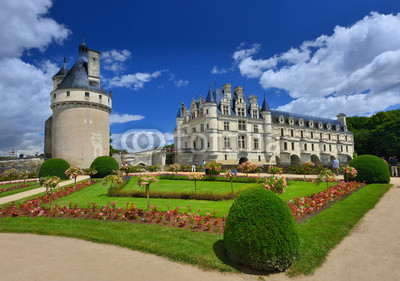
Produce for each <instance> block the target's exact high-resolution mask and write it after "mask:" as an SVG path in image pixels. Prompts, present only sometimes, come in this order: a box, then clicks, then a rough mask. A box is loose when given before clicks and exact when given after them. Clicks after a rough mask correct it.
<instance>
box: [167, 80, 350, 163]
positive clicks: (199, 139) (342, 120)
mask: <svg viewBox="0 0 400 281" xmlns="http://www.w3.org/2000/svg"><path fill="white" fill-rule="evenodd" d="M174 140H175V147H176V148H177V155H176V159H175V160H176V162H178V163H189V164H190V163H192V162H197V163H199V164H200V163H201V162H202V161H203V160H206V161H217V162H219V163H222V164H226V165H235V164H240V163H242V162H245V161H250V162H252V163H258V164H264V165H265V164H281V165H290V164H299V163H300V162H304V161H312V162H313V163H319V164H323V165H328V164H329V163H331V161H332V160H333V159H334V158H335V157H337V158H338V160H339V161H340V163H347V162H348V161H349V160H351V158H352V156H353V152H354V138H353V134H352V133H351V132H349V131H348V130H347V126H346V116H345V115H344V114H343V113H340V114H338V115H337V120H333V119H327V118H319V117H313V116H308V115H301V114H294V113H289V112H284V111H278V110H272V109H270V108H269V106H268V103H267V101H266V98H265V96H264V101H263V104H262V106H261V107H260V106H259V105H258V103H257V97H256V96H255V95H250V96H249V97H246V95H245V94H244V93H243V88H242V87H241V86H237V87H235V88H234V90H233V92H232V90H231V85H230V84H225V85H223V86H222V89H217V88H216V87H215V89H214V91H212V90H211V85H210V86H209V90H208V93H207V97H206V99H205V100H204V98H203V97H202V96H200V98H199V99H198V100H195V99H192V102H191V104H190V109H188V108H187V107H186V106H185V105H184V104H183V103H182V105H181V106H180V107H179V110H178V114H177V117H176V128H175V130H174Z"/></svg>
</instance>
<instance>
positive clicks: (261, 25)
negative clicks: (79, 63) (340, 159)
mask: <svg viewBox="0 0 400 281" xmlns="http://www.w3.org/2000/svg"><path fill="white" fill-rule="evenodd" d="M22 5H24V6H25V9H24V10H23V11H21V9H19V7H20V6H22ZM399 8H400V7H399V4H398V1H389V0H383V1H382V0H381V1H328V2H327V1H197V2H194V1H122V0H118V1H112V2H111V1H102V0H99V1H91V2H90V3H89V1H75V0H69V1H61V0H57V1H51V0H4V1H2V2H1V3H0V16H2V14H1V13H4V14H3V20H1V19H0V25H1V26H2V27H1V28H0V33H1V34H3V35H0V39H1V40H2V42H5V41H4V40H6V41H7V42H9V43H7V44H2V45H3V46H2V47H0V75H1V74H2V73H7V74H8V75H11V74H15V75H14V76H13V77H8V78H7V77H6V78H4V76H3V78H0V96H1V98H2V99H3V100H4V99H5V102H4V103H3V107H4V108H0V112H2V113H0V114H1V115H0V118H1V119H2V120H3V122H2V123H3V124H2V125H1V128H0V129H1V130H2V131H3V132H7V133H5V134H4V135H3V136H2V137H0V154H7V153H8V151H9V149H11V148H16V149H18V150H19V151H25V152H26V153H29V152H33V151H38V150H40V149H41V146H42V143H43V124H44V121H45V120H46V118H47V117H48V116H50V114H51V111H50V109H49V104H50V96H49V93H50V91H51V76H52V75H54V74H55V72H56V71H57V68H59V67H60V66H61V63H62V59H63V57H64V55H65V56H66V57H67V65H68V67H71V66H72V64H73V63H74V62H75V60H76V58H77V54H78V45H79V44H80V43H81V42H82V35H83V34H86V35H87V36H86V44H87V46H88V47H89V48H92V49H95V50H99V51H101V52H102V55H103V59H102V70H101V74H102V78H103V80H102V83H103V85H104V87H105V88H106V89H112V91H113V114H114V116H113V119H112V120H114V121H120V122H119V123H113V124H112V125H111V131H112V133H113V134H114V135H115V137H116V138H118V135H119V134H121V133H123V132H125V131H126V130H128V129H145V130H146V129H157V130H160V131H162V132H165V133H172V131H173V129H174V127H175V116H176V112H177V109H178V105H179V103H180V102H181V101H183V102H185V104H186V105H188V106H189V104H190V100H191V98H192V97H195V95H196V93H197V94H198V95H200V94H202V95H203V96H205V95H206V93H207V90H208V83H209V82H211V83H212V85H213V87H214V82H216V83H217V86H218V87H221V86H222V85H223V84H224V83H231V84H232V86H233V87H235V86H237V85H245V92H246V94H247V95H250V94H255V95H257V96H258V97H259V104H260V105H261V102H262V96H263V94H264V92H266V93H267V99H268V102H269V105H270V107H272V108H279V109H282V110H287V111H293V112H297V113H307V114H311V115H319V116H323V117H331V118H332V117H335V115H336V114H337V113H339V112H345V113H346V114H347V115H350V116H352V115H370V114H372V113H374V112H376V111H379V110H387V109H394V108H399V107H400V106H399V104H400V95H399V89H400V87H399V84H400V71H399V69H400V68H399V67H398V66H400V16H399V15H398V14H397V13H398V12H399ZM1 11H3V12H1ZM0 18H1V17H0ZM10 19H11V22H14V23H10ZM21 22H22V27H21V26H20V27H18V26H17V25H16V23H21ZM14 67H15V69H13V71H12V72H10V69H11V68H14ZM213 70H214V71H213ZM10 73H11V74H10ZM5 76H7V75H5ZM15 76H18V77H23V78H24V81H22V82H21V81H20V80H17V79H16V78H15ZM19 79H20V78H19ZM31 85H34V86H32V87H30V86H31ZM366 91H367V92H368V93H367V94H364V93H365V92H366ZM13 93H15V95H13V96H15V99H14V100H13V99H11V98H10V96H11V94H13ZM27 96H29V98H26V97H27ZM12 108H15V110H14V109H12ZM121 116H122V117H121ZM118 117H119V118H118ZM139 119H140V120H139ZM129 120H134V121H129ZM128 121H129V122H128ZM168 138H169V139H170V138H171V135H168Z"/></svg>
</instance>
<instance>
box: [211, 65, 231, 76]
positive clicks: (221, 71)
mask: <svg viewBox="0 0 400 281" xmlns="http://www.w3.org/2000/svg"><path fill="white" fill-rule="evenodd" d="M227 72H228V71H227V70H226V69H225V68H218V67H217V66H216V65H215V66H213V68H212V69H211V74H224V73H227Z"/></svg>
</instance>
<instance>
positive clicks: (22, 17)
mask: <svg viewBox="0 0 400 281" xmlns="http://www.w3.org/2000/svg"><path fill="white" fill-rule="evenodd" d="M51 4H52V3H51V1H49V0H36V1H33V0H26V1H25V0H24V1H22V0H20V1H17V0H2V1H1V2H0V41H1V42H2V43H1V44H0V99H1V101H2V102H1V103H0V120H2V122H0V131H1V132H2V133H1V134H0V154H3V155H7V154H8V152H9V150H11V149H13V148H15V149H16V150H18V152H19V153H21V152H23V153H25V154H32V153H35V152H41V151H42V150H43V133H44V122H45V120H46V119H47V118H48V117H49V116H50V115H51V110H50V92H51V90H52V85H53V82H52V80H51V77H52V76H53V75H54V74H55V73H56V72H57V71H58V69H59V66H56V65H55V64H53V63H51V62H49V61H45V62H43V63H42V64H41V65H39V66H35V65H32V64H29V63H26V62H24V61H22V59H21V58H20V56H21V55H22V54H23V52H24V51H25V50H29V49H32V48H37V49H39V50H41V51H44V50H45V49H46V47H47V46H48V45H49V44H51V43H52V42H57V43H61V42H62V41H63V40H64V39H65V38H66V37H67V36H68V35H69V34H70V31H69V30H68V29H67V28H66V27H65V26H64V25H61V24H58V23H57V22H55V21H54V20H52V19H50V18H46V17H45V15H46V14H47V11H48V9H49V8H50V7H51ZM21 7H23V8H21Z"/></svg>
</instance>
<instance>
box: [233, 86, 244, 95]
mask: <svg viewBox="0 0 400 281" xmlns="http://www.w3.org/2000/svg"><path fill="white" fill-rule="evenodd" d="M235 94H236V95H237V96H243V87H242V86H237V87H235Z"/></svg>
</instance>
